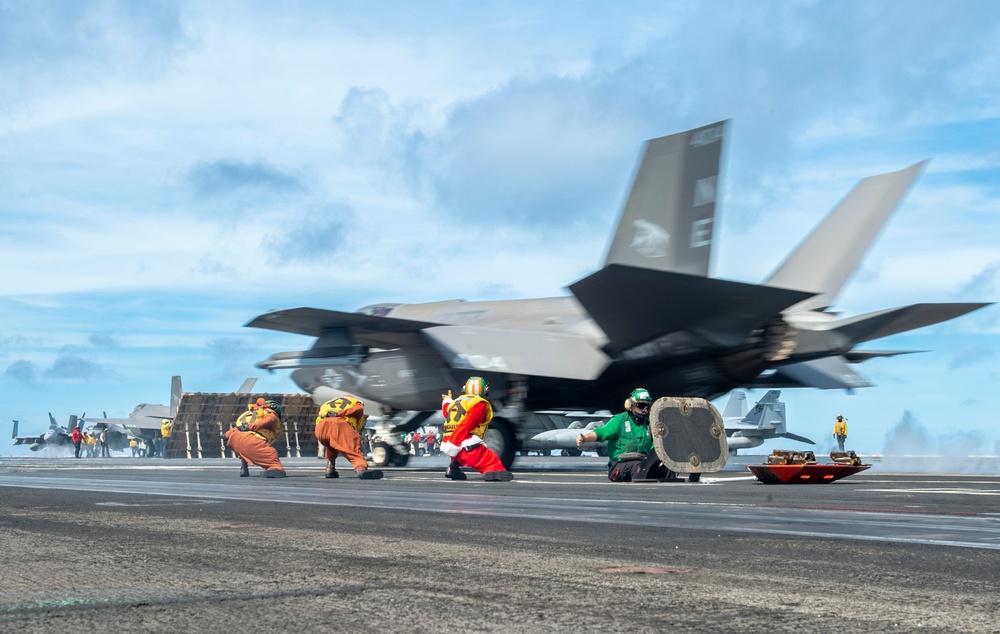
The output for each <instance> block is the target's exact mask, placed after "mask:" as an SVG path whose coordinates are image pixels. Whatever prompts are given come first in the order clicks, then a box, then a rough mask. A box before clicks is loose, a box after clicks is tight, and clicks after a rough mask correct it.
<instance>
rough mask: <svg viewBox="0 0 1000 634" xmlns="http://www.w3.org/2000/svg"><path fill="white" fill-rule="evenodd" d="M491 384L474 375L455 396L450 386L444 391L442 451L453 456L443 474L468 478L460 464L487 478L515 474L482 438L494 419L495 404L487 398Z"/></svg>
mask: <svg viewBox="0 0 1000 634" xmlns="http://www.w3.org/2000/svg"><path fill="white" fill-rule="evenodd" d="M489 392H490V386H489V385H488V384H487V383H486V379H484V378H482V377H479V376H473V377H469V380H468V381H466V382H465V387H464V388H462V394H461V396H459V397H458V398H452V396H451V390H448V393H447V394H442V395H441V413H442V414H444V429H443V435H442V437H441V451H443V452H444V453H446V454H448V456H450V457H451V463H450V464H449V465H448V469H447V470H445V472H444V476H445V477H446V478H450V479H452V480H465V479H466V476H465V474H464V473H462V470H461V469H460V467H472V468H473V469H475V470H476V471H478V472H479V473H481V474H483V480H486V481H487V482H508V481H510V480H513V479H514V474H512V473H511V472H510V471H507V468H506V467H504V466H503V463H502V462H500V458H499V456H497V455H496V453H494V452H493V450H492V449H490V448H489V447H487V446H486V444H485V443H484V442H483V438H484V437H485V436H486V429H487V427H489V424H490V421H491V420H493V406H492V405H490V402H489V401H488V400H486V396H487V395H489Z"/></svg>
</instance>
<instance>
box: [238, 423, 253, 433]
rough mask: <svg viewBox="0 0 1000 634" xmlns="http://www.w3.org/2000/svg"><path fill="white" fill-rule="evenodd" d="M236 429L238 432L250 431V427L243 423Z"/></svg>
mask: <svg viewBox="0 0 1000 634" xmlns="http://www.w3.org/2000/svg"><path fill="white" fill-rule="evenodd" d="M237 429H239V430H240V431H250V427H248V426H247V424H246V423H243V424H242V425H240V426H239V427H237Z"/></svg>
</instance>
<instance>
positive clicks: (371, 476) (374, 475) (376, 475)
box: [354, 469, 382, 480]
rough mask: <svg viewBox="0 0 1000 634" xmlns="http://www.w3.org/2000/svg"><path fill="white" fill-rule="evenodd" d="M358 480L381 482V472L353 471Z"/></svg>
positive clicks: (371, 470)
mask: <svg viewBox="0 0 1000 634" xmlns="http://www.w3.org/2000/svg"><path fill="white" fill-rule="evenodd" d="M354 472H355V473H357V474H358V479H359V480H381V479H382V472H381V471H380V470H378V469H355V470H354Z"/></svg>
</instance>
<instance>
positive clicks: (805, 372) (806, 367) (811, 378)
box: [756, 357, 873, 390]
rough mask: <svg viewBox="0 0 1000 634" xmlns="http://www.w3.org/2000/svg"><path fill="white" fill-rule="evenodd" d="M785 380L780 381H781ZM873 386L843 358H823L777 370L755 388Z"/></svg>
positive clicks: (851, 387)
mask: <svg viewBox="0 0 1000 634" xmlns="http://www.w3.org/2000/svg"><path fill="white" fill-rule="evenodd" d="M782 378H784V379H785V380H784V381H782V380H781V379H782ZM872 385H873V384H872V383H871V382H870V381H869V380H868V379H866V378H865V377H863V376H861V375H860V374H858V373H857V372H855V371H854V370H853V369H852V368H851V366H850V365H848V363H847V359H845V358H844V357H824V358H822V359H814V360H812V361H803V362H802V363H792V364H789V365H783V366H781V367H780V368H778V370H777V372H776V373H775V375H773V376H771V377H765V378H764V379H762V380H761V381H760V383H758V384H757V385H756V386H757V387H771V386H775V387H786V386H791V387H816V388H819V389H821V390H835V389H845V390H853V389H854V388H858V387H871V386H872Z"/></svg>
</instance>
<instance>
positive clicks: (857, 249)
mask: <svg viewBox="0 0 1000 634" xmlns="http://www.w3.org/2000/svg"><path fill="white" fill-rule="evenodd" d="M926 163H927V162H926V161H921V162H920V163H917V164H915V165H911V166H910V167H908V168H906V169H904V170H900V171H898V172H890V173H888V174H882V175H879V176H872V177H870V178H866V179H864V180H862V181H861V182H860V183H858V184H857V186H855V188H854V189H853V190H852V191H851V193H849V194H848V195H847V198H845V199H844V200H843V201H842V202H841V203H840V204H839V205H837V207H836V208H834V210H833V211H831V212H830V213H829V215H827V217H826V218H825V219H824V220H823V222H821V223H820V224H819V226H818V227H816V228H815V229H814V230H813V231H812V233H810V234H809V235H808V236H807V237H806V239H805V240H803V241H802V242H801V243H800V244H799V246H797V247H796V248H795V250H794V251H792V253H791V254H790V255H789V256H788V257H787V258H786V259H785V261H784V262H782V263H781V265H780V266H779V267H778V268H777V269H775V271H774V272H773V273H771V276H770V277H769V278H768V279H767V280H765V282H764V284H766V285H768V286H777V287H780V288H791V289H796V290H801V291H811V292H814V293H817V295H815V296H814V297H810V298H809V299H807V300H805V301H804V302H802V303H800V304H797V305H796V306H793V307H792V310H793V311H796V312H798V311H804V310H823V309H825V308H828V307H829V306H831V305H833V303H834V301H835V300H836V298H837V295H839V294H840V290H841V289H842V288H843V286H844V284H845V283H846V282H847V279H848V278H849V277H850V276H851V274H852V273H854V270H855V269H856V268H857V266H858V263H859V262H860V261H861V258H862V257H864V255H865V253H867V252H868V249H869V248H870V247H871V245H872V243H873V242H874V241H875V238H876V237H877V236H878V234H879V233H880V232H881V230H882V227H883V226H884V225H885V222H886V221H887V220H888V219H889V216H890V215H892V212H893V211H894V210H895V209H896V207H897V206H898V205H899V202H900V201H901V200H902V199H903V195H904V194H906V191H907V190H908V189H909V188H910V184H912V183H913V179H914V178H916V176H917V174H918V173H919V172H920V170H921V169H923V167H924V165H925V164H926Z"/></svg>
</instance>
